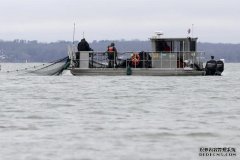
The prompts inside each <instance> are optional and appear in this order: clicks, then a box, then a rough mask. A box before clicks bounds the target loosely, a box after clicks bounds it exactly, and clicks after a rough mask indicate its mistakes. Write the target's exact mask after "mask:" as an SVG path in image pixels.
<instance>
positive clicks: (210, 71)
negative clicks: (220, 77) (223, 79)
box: [205, 56, 217, 75]
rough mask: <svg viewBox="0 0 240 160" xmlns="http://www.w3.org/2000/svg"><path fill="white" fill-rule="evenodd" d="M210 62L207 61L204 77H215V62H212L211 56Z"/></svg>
mask: <svg viewBox="0 0 240 160" xmlns="http://www.w3.org/2000/svg"><path fill="white" fill-rule="evenodd" d="M211 58H212V59H211V60H210V61H207V63H206V66H205V71H206V75H215V73H216V71H217V61H215V60H214V56H211Z"/></svg>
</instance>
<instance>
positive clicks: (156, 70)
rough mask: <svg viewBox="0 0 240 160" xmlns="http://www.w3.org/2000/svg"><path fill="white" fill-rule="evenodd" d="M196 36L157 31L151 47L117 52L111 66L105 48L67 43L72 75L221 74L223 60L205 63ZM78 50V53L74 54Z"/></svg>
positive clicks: (152, 38)
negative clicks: (80, 47) (80, 48)
mask: <svg viewBox="0 0 240 160" xmlns="http://www.w3.org/2000/svg"><path fill="white" fill-rule="evenodd" d="M197 39H198V38H197V37H196V38H194V37H183V38H165V37H163V34H162V33H159V32H158V33H156V34H155V35H154V36H153V37H151V38H150V41H151V44H152V51H131V52H122V53H118V54H117V57H116V61H117V63H116V64H117V65H112V66H111V67H109V65H108V64H109V62H110V60H108V56H107V54H108V52H106V51H103V52H99V51H80V52H78V51H76V47H75V48H74V47H69V51H68V55H69V59H70V62H71V63H70V71H71V73H72V74H73V75H75V76H97V75H101V76H123V75H131V76H204V75H221V74H222V72H223V70H224V62H223V61H221V60H218V61H216V60H214V59H212V60H210V61H207V63H206V66H205V67H204V61H205V57H204V56H205V53H204V52H202V51H197ZM77 54H78V55H80V56H76V55H77ZM76 57H79V58H78V59H76ZM114 60H115V58H114ZM113 64H115V62H114V63H113Z"/></svg>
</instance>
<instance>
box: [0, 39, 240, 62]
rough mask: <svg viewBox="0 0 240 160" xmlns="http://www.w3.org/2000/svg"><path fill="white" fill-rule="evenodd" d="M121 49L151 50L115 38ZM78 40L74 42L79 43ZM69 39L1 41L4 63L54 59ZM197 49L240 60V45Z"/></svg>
mask: <svg viewBox="0 0 240 160" xmlns="http://www.w3.org/2000/svg"><path fill="white" fill-rule="evenodd" d="M111 42H113V41H110V40H100V41H96V40H94V41H92V42H90V43H89V45H90V47H91V48H92V49H93V50H94V51H106V49H107V46H108V45H109V44H110V43H111ZM114 42H115V45H116V47H117V50H118V51H119V52H125V51H151V43H150V42H149V41H140V40H132V41H126V40H116V41H114ZM77 43H78V42H77V41H76V42H74V44H75V45H77ZM72 44H73V43H72V42H69V41H58V42H51V43H42V42H38V41H26V40H14V41H0V62H18V63H21V62H25V61H26V60H27V61H28V62H51V61H54V60H58V59H60V58H63V57H65V56H67V50H68V46H71V45H72ZM197 50H199V51H204V52H205V56H206V59H209V58H210V56H211V55H213V56H215V57H216V59H221V58H223V59H225V61H226V62H240V44H225V43H202V42H199V43H198V47H197Z"/></svg>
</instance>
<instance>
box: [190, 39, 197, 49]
mask: <svg viewBox="0 0 240 160" xmlns="http://www.w3.org/2000/svg"><path fill="white" fill-rule="evenodd" d="M190 51H196V41H191V43H190Z"/></svg>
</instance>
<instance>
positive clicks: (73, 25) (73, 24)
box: [73, 23, 75, 44]
mask: <svg viewBox="0 0 240 160" xmlns="http://www.w3.org/2000/svg"><path fill="white" fill-rule="evenodd" d="M74 38H75V23H74V24H73V44H74V41H75V39H74Z"/></svg>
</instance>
